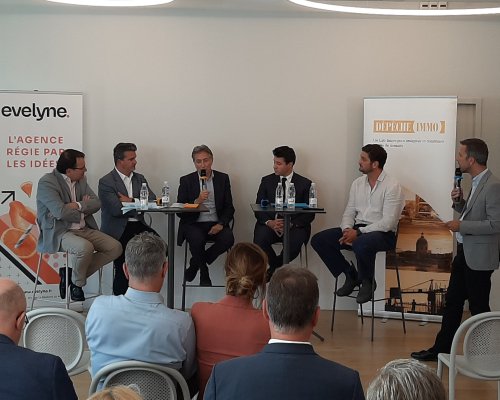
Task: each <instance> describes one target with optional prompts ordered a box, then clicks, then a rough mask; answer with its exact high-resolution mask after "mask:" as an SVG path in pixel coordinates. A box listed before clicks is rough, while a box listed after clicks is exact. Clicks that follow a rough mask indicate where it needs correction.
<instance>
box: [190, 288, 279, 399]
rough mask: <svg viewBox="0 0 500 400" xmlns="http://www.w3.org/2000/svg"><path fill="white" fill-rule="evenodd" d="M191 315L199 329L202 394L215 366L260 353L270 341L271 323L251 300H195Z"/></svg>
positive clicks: (199, 364)
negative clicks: (209, 301)
mask: <svg viewBox="0 0 500 400" xmlns="http://www.w3.org/2000/svg"><path fill="white" fill-rule="evenodd" d="M191 317H192V318H193V321H194V326H195V328H196V352H197V357H198V373H199V386H200V394H199V395H198V398H199V399H202V398H203V392H204V391H205V385H206V384H207V381H208V378H209V377H210V374H211V373H212V368H213V366H214V365H215V364H216V363H218V362H220V361H224V360H229V359H231V358H234V357H239V356H246V355H250V354H255V353H258V352H259V351H260V350H262V348H263V347H264V345H266V344H267V342H268V341H269V339H270V337H271V334H270V332H269V323H268V322H267V321H266V319H265V318H264V316H263V315H262V310H256V309H255V308H254V307H253V305H252V304H251V303H248V300H247V299H245V298H241V297H235V296H229V295H227V296H225V297H223V298H222V299H221V300H219V301H218V302H217V303H195V304H193V307H192V308H191Z"/></svg>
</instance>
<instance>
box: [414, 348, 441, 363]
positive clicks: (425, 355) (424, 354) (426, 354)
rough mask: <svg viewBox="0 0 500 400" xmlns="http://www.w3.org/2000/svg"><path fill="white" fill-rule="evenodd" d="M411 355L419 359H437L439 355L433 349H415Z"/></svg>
mask: <svg viewBox="0 0 500 400" xmlns="http://www.w3.org/2000/svg"><path fill="white" fill-rule="evenodd" d="M411 357H412V358H414V359H415V360H419V361H437V359H438V356H437V354H436V353H434V352H433V351H431V350H421V351H414V352H413V353H411Z"/></svg>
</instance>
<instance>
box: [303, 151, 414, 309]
mask: <svg viewBox="0 0 500 400" xmlns="http://www.w3.org/2000/svg"><path fill="white" fill-rule="evenodd" d="M361 150H362V151H361V155H360V158H359V162H358V163H359V170H360V172H362V173H363V174H364V175H363V176H361V177H359V178H357V179H356V180H355V181H354V182H353V183H352V185H351V190H350V193H349V201H348V203H347V206H346V209H345V211H344V216H343V217H342V223H341V225H340V227H339V228H331V229H327V230H325V231H322V232H319V233H317V234H316V235H314V236H313V238H312V239H311V246H312V247H313V249H314V250H316V252H317V253H318V255H319V256H320V257H321V259H322V260H323V262H324V263H325V265H326V266H327V268H328V269H329V270H330V272H331V273H332V274H333V276H335V277H338V276H339V275H340V274H341V273H344V274H345V277H346V279H345V283H344V285H343V286H342V287H341V288H340V289H338V290H337V296H349V295H350V294H351V293H352V292H353V290H354V289H355V287H356V286H358V285H361V286H360V289H359V292H358V295H357V297H356V301H357V302H358V303H359V304H362V303H366V302H367V301H369V300H371V298H372V295H373V292H374V291H375V289H376V282H375V287H372V278H373V276H374V273H375V256H376V254H377V252H379V251H387V250H391V249H394V248H395V246H396V235H395V232H396V229H397V226H398V221H399V216H400V214H401V211H402V209H403V206H404V197H403V194H402V190H401V186H400V185H399V183H398V182H397V181H396V180H395V179H394V178H392V177H390V176H388V175H387V174H386V173H385V171H384V170H383V168H384V165H385V162H386V160H387V152H386V151H385V150H384V148H383V147H382V146H380V145H378V144H367V145H366V146H364V147H363V148H362V149H361ZM342 249H350V250H352V251H353V252H354V254H355V255H356V260H357V267H358V269H357V271H356V269H355V268H354V266H353V265H352V264H350V263H348V262H347V260H346V259H345V257H344V255H343V254H342V252H341V250H342Z"/></svg>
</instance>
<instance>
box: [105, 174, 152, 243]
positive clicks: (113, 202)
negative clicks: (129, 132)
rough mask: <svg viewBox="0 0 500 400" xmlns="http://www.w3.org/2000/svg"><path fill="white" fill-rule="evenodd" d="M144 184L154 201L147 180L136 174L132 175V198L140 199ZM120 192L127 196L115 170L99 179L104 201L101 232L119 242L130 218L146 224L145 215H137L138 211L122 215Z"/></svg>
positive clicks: (125, 189) (150, 198)
mask: <svg viewBox="0 0 500 400" xmlns="http://www.w3.org/2000/svg"><path fill="white" fill-rule="evenodd" d="M143 183H146V184H147V185H148V190H149V200H150V201H154V200H155V199H156V195H155V194H154V193H153V192H152V191H151V189H150V188H149V184H148V181H147V180H146V178H145V177H144V176H143V175H141V174H138V173H137V172H134V174H133V175H132V195H133V196H132V197H134V198H139V192H140V191H141V186H142V184H143ZM118 192H120V193H121V194H124V195H125V196H126V195H127V188H126V187H125V184H124V183H123V180H122V178H121V177H120V175H119V174H118V172H116V169H114V168H113V170H112V171H111V172H109V173H108V174H106V175H104V176H103V177H102V178H101V179H99V187H98V193H99V198H100V199H101V201H102V210H101V231H103V232H104V233H107V234H108V235H110V236H112V237H114V238H115V239H117V240H119V239H120V237H121V236H122V234H123V231H124V230H125V227H126V226H127V222H128V219H129V218H136V219H138V220H139V221H141V222H142V223H144V224H145V222H144V214H137V212H136V211H129V212H128V213H126V214H123V213H122V203H121V201H120V198H119V197H118Z"/></svg>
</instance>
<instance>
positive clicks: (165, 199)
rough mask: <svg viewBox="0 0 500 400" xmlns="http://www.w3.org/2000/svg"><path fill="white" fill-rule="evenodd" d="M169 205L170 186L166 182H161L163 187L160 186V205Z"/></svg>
mask: <svg viewBox="0 0 500 400" xmlns="http://www.w3.org/2000/svg"><path fill="white" fill-rule="evenodd" d="M169 205H170V186H169V185H168V182H167V181H165V182H163V187H162V188H161V206H162V207H168V206H169Z"/></svg>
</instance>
